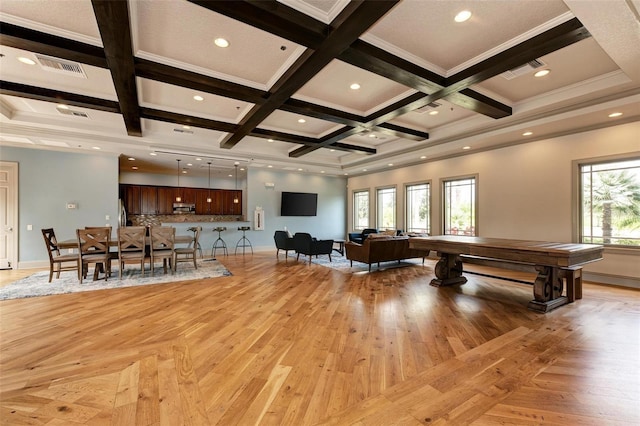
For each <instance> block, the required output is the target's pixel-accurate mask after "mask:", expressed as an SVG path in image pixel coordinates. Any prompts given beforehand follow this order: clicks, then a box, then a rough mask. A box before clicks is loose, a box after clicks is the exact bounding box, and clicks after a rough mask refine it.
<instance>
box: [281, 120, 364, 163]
mask: <svg viewBox="0 0 640 426" xmlns="http://www.w3.org/2000/svg"><path fill="white" fill-rule="evenodd" d="M364 130H366V129H365V128H364V127H347V128H343V129H339V130H336V131H335V132H332V133H330V134H329V135H327V136H325V137H324V138H322V139H321V140H320V142H319V143H318V144H316V145H314V146H301V147H300V148H298V149H294V150H293V151H291V152H290V153H289V157H291V158H298V157H302V156H303V155H307V154H310V153H312V152H313V151H315V150H316V149H319V148H328V147H329V145H332V144H336V143H338V142H340V141H341V140H343V139H346V138H348V137H349V136H353V135H357V134H359V133H362V132H363V131H364ZM331 148H333V146H331Z"/></svg>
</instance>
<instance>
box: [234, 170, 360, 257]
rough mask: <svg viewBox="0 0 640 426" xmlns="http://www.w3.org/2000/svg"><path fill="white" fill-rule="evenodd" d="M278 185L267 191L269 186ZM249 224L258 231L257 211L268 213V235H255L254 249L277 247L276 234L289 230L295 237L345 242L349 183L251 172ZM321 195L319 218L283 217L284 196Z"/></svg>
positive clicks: (248, 208)
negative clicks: (311, 237)
mask: <svg viewBox="0 0 640 426" xmlns="http://www.w3.org/2000/svg"><path fill="white" fill-rule="evenodd" d="M271 183H272V184H274V186H273V187H267V186H266V185H265V184H271ZM247 185H248V201H247V208H246V214H247V220H249V221H250V222H251V224H252V228H253V227H254V224H253V220H254V211H255V209H256V207H257V206H260V207H262V209H263V210H264V216H265V219H264V223H265V230H264V231H252V232H251V242H252V244H253V245H254V246H271V247H273V245H274V243H273V233H274V231H275V230H278V229H280V230H283V229H284V228H285V227H286V228H287V230H289V231H291V233H292V234H295V233H296V232H308V233H310V234H311V235H313V236H314V237H316V238H318V239H325V238H326V239H338V238H340V239H344V238H345V235H346V233H347V230H346V228H347V222H346V217H347V181H346V179H345V178H342V177H332V176H320V175H306V174H301V173H287V172H279V171H273V170H272V169H262V168H249V170H248V177H247ZM283 191H284V192H313V193H317V194H318V215H317V216H310V217H283V216H280V197H281V195H282V192H283Z"/></svg>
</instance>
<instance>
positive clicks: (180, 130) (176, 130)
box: [173, 128, 193, 135]
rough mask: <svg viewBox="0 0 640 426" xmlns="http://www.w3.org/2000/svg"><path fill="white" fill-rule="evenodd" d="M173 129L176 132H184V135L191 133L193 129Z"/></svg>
mask: <svg viewBox="0 0 640 426" xmlns="http://www.w3.org/2000/svg"><path fill="white" fill-rule="evenodd" d="M173 131H174V132H176V133H184V134H186V135H192V134H193V130H186V129H178V128H174V129H173Z"/></svg>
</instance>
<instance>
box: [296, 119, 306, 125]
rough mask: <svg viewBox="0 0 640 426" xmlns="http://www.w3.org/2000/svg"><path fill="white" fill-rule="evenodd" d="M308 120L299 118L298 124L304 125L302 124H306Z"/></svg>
mask: <svg viewBox="0 0 640 426" xmlns="http://www.w3.org/2000/svg"><path fill="white" fill-rule="evenodd" d="M306 122H307V120H305V119H304V118H299V119H298V123H300V124H302V123H306Z"/></svg>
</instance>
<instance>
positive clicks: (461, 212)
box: [442, 177, 477, 235]
mask: <svg viewBox="0 0 640 426" xmlns="http://www.w3.org/2000/svg"><path fill="white" fill-rule="evenodd" d="M442 189H443V192H444V196H443V200H444V234H445V235H476V214H477V208H476V178H475V177H467V178H461V179H452V180H445V181H444V183H443V186H442Z"/></svg>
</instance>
